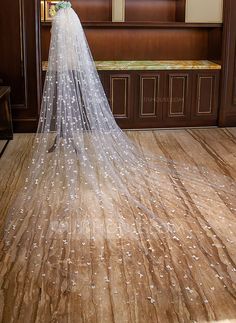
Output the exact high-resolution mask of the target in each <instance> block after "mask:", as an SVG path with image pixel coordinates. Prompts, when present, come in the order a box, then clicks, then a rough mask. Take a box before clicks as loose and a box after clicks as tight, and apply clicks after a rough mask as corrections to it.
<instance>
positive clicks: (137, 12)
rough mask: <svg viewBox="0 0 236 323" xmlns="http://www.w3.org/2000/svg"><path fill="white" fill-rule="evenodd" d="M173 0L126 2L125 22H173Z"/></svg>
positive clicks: (174, 7)
mask: <svg viewBox="0 0 236 323" xmlns="http://www.w3.org/2000/svg"><path fill="white" fill-rule="evenodd" d="M175 10H176V1H175V0H168V1H166V0H158V1H157V0H145V1H143V0H126V1H125V20H126V21H175Z"/></svg>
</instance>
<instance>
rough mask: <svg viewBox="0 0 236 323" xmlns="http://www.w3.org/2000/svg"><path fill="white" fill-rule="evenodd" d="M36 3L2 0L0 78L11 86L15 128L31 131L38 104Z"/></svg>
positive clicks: (0, 12)
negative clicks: (3, 0)
mask: <svg viewBox="0 0 236 323" xmlns="http://www.w3.org/2000/svg"><path fill="white" fill-rule="evenodd" d="M39 12H40V11H39V2H38V1H36V0H35V1H32V0H19V1H11V2H6V1H5V2H2V3H1V10H0V44H1V50H0V77H1V78H3V81H4V84H5V85H10V86H11V89H12V91H11V103H12V109H13V120H14V130H15V131H33V130H35V129H36V126H37V122H38V113H39V105H40V93H41V91H40V84H41V83H40V78H41V68H40V66H41V59H40V57H39V55H38V53H39V52H38V47H39V37H38V36H39V33H38V28H37V27H38V21H39V15H38V14H39Z"/></svg>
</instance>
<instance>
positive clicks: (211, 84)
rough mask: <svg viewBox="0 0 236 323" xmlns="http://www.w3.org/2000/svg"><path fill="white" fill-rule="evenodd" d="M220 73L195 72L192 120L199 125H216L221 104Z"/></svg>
mask: <svg viewBox="0 0 236 323" xmlns="http://www.w3.org/2000/svg"><path fill="white" fill-rule="evenodd" d="M219 73H220V72H219V71H211V70H209V71H194V72H193V97H192V111H191V119H192V121H193V123H194V121H197V120H198V123H199V125H209V126H210V125H216V124H217V119H218V104H219Z"/></svg>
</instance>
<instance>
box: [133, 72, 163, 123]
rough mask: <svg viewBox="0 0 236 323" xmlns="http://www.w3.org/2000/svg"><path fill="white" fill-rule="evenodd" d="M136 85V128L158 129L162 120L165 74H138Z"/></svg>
mask: <svg viewBox="0 0 236 323" xmlns="http://www.w3.org/2000/svg"><path fill="white" fill-rule="evenodd" d="M135 84H136V85H135V89H136V90H135V105H134V118H135V127H136V128H155V127H158V126H159V125H160V121H161V119H162V97H163V86H164V82H163V73H162V72H137V75H136V80H135Z"/></svg>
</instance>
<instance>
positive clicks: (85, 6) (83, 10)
mask: <svg viewBox="0 0 236 323" xmlns="http://www.w3.org/2000/svg"><path fill="white" fill-rule="evenodd" d="M71 4H72V7H73V9H74V10H75V12H76V13H77V14H78V16H79V17H80V20H81V21H82V22H84V21H111V20H112V0H89V1H88V0H79V1H78V0H71Z"/></svg>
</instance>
